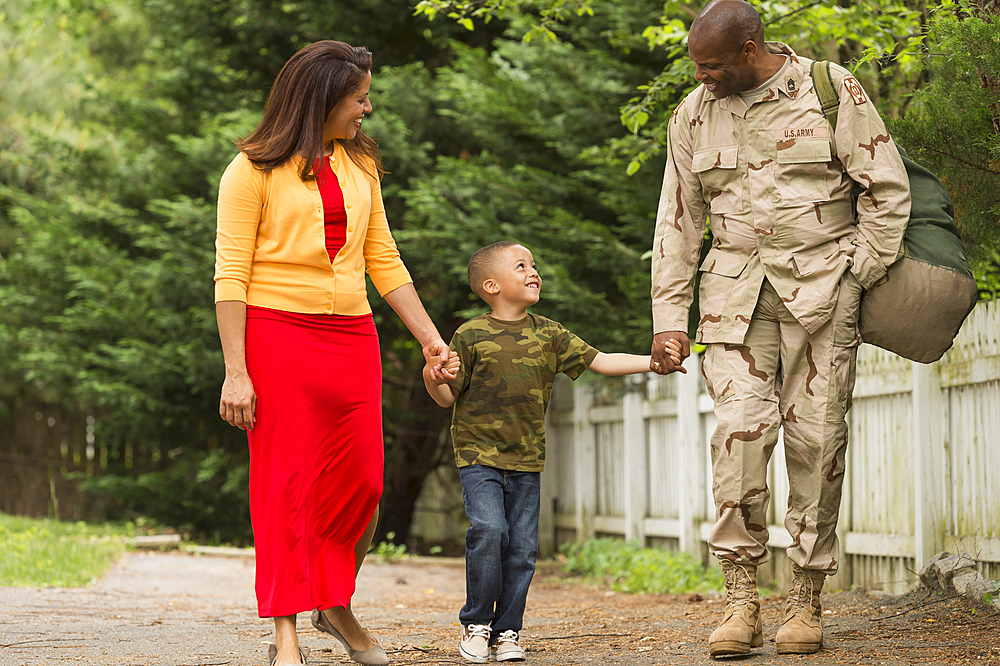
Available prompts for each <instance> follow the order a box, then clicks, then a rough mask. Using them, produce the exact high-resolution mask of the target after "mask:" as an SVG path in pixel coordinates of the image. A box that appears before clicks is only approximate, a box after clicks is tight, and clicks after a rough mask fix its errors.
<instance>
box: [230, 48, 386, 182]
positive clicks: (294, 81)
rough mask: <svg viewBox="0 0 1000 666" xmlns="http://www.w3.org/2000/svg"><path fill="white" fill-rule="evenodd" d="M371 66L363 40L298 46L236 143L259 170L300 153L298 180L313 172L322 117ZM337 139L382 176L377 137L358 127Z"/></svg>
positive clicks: (320, 148) (375, 174)
mask: <svg viewBox="0 0 1000 666" xmlns="http://www.w3.org/2000/svg"><path fill="white" fill-rule="evenodd" d="M371 68H372V54H371V52H370V51H369V50H368V49H366V48H364V47H363V46H351V45H349V44H345V43H343V42H335V41H333V40H324V41H320V42H315V43H313V44H310V45H309V46H306V47H305V48H303V49H301V50H299V52H298V53H296V54H295V55H293V56H292V57H291V58H289V59H288V62H286V63H285V66H284V67H282V68H281V71H280V72H278V78H276V79H275V80H274V85H273V86H271V94H270V95H268V97H267V104H266V105H265V106H264V116H263V117H262V118H261V120H260V125H258V126H257V129H255V130H254V131H253V132H252V133H251V134H250V136H248V137H246V138H244V139H240V140H238V141H237V142H236V147H237V148H239V149H240V150H241V151H243V152H244V153H246V155H247V157H248V158H250V161H251V162H253V164H254V166H256V167H257V168H258V169H260V170H261V171H270V170H271V169H274V168H275V167H279V166H281V165H283V164H285V163H286V162H288V161H289V160H290V159H292V158H293V157H294V156H296V155H300V156H302V157H304V158H305V160H304V162H303V164H302V168H301V169H300V171H299V174H300V175H301V176H302V180H310V179H312V178H315V175H314V174H313V165H314V164H315V163H316V161H317V160H318V159H320V158H321V157H323V152H324V150H323V149H324V146H323V124H324V122H325V121H326V117H327V116H328V115H329V114H330V111H332V110H333V108H334V107H335V106H337V104H339V103H340V101H341V100H343V99H344V98H345V97H347V96H348V95H351V94H354V93H355V92H357V91H358V90H359V89H360V88H361V84H362V82H363V81H364V78H365V75H366V74H368V73H369V72H371ZM338 141H340V143H341V145H342V146H344V149H345V150H346V151H347V154H348V155H350V157H351V159H352V160H353V161H354V162H355V163H357V164H359V165H360V166H361V168H363V169H364V170H365V171H366V172H367V173H368V174H369V175H370V176H373V177H375V178H381V177H382V174H383V172H384V170H383V168H382V156H381V154H380V152H379V149H378V145H377V144H376V143H375V141H373V140H372V139H371V138H370V137H368V136H365V134H364V133H363V132H362V131H361V130H360V129H359V130H358V133H357V134H356V135H355V137H354V138H353V139H350V140H346V139H338ZM373 171H374V172H373Z"/></svg>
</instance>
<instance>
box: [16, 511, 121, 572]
mask: <svg viewBox="0 0 1000 666" xmlns="http://www.w3.org/2000/svg"><path fill="white" fill-rule="evenodd" d="M132 532H134V528H133V527H131V526H122V525H108V524H101V525H88V524H87V523H83V522H77V523H65V522H59V521H56V520H46V519H42V520H37V519H32V518H22V517H19V516H8V515H5V514H2V513H0V585H3V586H13V587H80V586H83V585H90V584H92V583H94V582H96V580H97V578H98V577H99V576H100V575H101V574H103V573H104V571H105V570H106V569H107V568H108V566H110V565H111V563H112V562H114V561H115V559H117V558H118V557H119V556H120V555H121V554H122V553H124V552H125V551H126V550H128V548H129V543H130V541H129V536H130V534H131V533H132Z"/></svg>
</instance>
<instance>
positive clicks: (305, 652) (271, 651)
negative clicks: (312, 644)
mask: <svg viewBox="0 0 1000 666" xmlns="http://www.w3.org/2000/svg"><path fill="white" fill-rule="evenodd" d="M299 656H300V657H302V663H303V664H304V663H306V660H307V659H308V658H309V648H307V647H302V646H301V645H300V646H299ZM277 658H278V646H277V645H275V644H274V643H269V644H268V646H267V664H268V666H274V660H275V659H277ZM283 666H299V665H298V664H287V665H283Z"/></svg>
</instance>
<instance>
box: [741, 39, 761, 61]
mask: <svg viewBox="0 0 1000 666" xmlns="http://www.w3.org/2000/svg"><path fill="white" fill-rule="evenodd" d="M758 55H760V54H759V53H758V51H757V42H755V41H754V40H752V39H748V40H747V41H745V42H743V57H744V58H746V60H747V62H753V61H754V60H756V59H757V56H758Z"/></svg>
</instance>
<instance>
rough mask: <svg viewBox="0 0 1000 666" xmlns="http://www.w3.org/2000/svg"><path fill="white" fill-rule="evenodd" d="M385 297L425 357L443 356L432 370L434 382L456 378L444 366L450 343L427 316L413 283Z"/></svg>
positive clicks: (448, 354)
mask: <svg viewBox="0 0 1000 666" xmlns="http://www.w3.org/2000/svg"><path fill="white" fill-rule="evenodd" d="M383 298H385V301H386V303H388V304H389V305H390V306H391V307H392V309H393V310H395V311H396V314H397V315H399V318H400V319H402V320H403V323H404V324H405V325H406V328H408V329H409V330H410V333H412V334H413V337H415V338H416V339H417V342H419V343H420V347H421V349H422V350H423V353H424V358H425V359H426V358H430V357H431V356H440V357H441V362H440V363H438V365H437V367H435V368H433V369H432V372H431V378H432V380H433V381H434V383H435V384H443V383H444V382H446V381H450V380H452V379H454V378H455V374H454V373H453V372H450V371H448V370H447V369H446V368H445V367H444V365H445V363H447V362H448V357H449V356H450V355H451V350H450V349H448V345H447V344H445V342H444V340H442V339H441V334H440V333H438V330H437V327H435V326H434V322H432V321H431V318H430V317H429V316H427V311H426V310H424V304H423V303H421V302H420V297H419V296H417V290H416V289H415V288H414V287H413V284H412V283H408V284H404V285H403V286H402V287H397V288H396V289H393V290H392V291H390V292H388V293H387V294H385V295H384V296H383Z"/></svg>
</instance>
